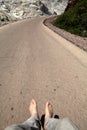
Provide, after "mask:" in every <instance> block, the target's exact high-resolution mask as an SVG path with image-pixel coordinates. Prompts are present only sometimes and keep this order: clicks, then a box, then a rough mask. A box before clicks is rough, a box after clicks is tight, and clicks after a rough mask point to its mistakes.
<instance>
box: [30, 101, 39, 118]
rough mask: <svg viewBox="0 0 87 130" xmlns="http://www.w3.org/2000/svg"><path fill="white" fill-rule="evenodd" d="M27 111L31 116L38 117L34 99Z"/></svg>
mask: <svg viewBox="0 0 87 130" xmlns="http://www.w3.org/2000/svg"><path fill="white" fill-rule="evenodd" d="M29 111H30V114H31V116H35V117H38V110H37V103H36V101H35V100H34V99H32V100H31V102H30V106H29Z"/></svg>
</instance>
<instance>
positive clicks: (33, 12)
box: [0, 0, 68, 25]
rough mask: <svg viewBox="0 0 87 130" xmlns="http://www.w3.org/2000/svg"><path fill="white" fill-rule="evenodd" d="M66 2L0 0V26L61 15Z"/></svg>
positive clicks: (51, 0) (63, 0)
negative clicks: (12, 22) (21, 20)
mask: <svg viewBox="0 0 87 130" xmlns="http://www.w3.org/2000/svg"><path fill="white" fill-rule="evenodd" d="M67 1H68V0H0V25H2V24H6V23H8V22H10V21H16V20H19V19H26V18H32V17H38V16H43V15H51V14H57V15H59V14H61V13H62V12H64V10H65V8H66V6H67Z"/></svg>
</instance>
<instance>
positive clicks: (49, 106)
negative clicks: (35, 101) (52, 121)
mask: <svg viewBox="0 0 87 130" xmlns="http://www.w3.org/2000/svg"><path fill="white" fill-rule="evenodd" d="M52 116H53V106H52V104H51V103H50V102H47V103H46V107H45V120H47V119H49V118H52Z"/></svg>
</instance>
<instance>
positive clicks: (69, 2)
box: [65, 0, 79, 11]
mask: <svg viewBox="0 0 87 130" xmlns="http://www.w3.org/2000/svg"><path fill="white" fill-rule="evenodd" d="M78 1H79V0H69V1H68V5H67V7H66V9H65V11H67V10H68V9H69V8H72V7H73V6H74V5H75V4H76V3H77V2H78Z"/></svg>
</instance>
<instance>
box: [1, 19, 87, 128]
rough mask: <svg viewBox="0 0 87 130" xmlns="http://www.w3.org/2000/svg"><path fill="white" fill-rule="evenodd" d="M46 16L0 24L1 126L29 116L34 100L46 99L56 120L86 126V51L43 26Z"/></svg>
mask: <svg viewBox="0 0 87 130" xmlns="http://www.w3.org/2000/svg"><path fill="white" fill-rule="evenodd" d="M43 19H44V18H37V19H33V20H30V21H29V20H24V21H20V22H17V23H13V24H8V25H6V26H4V27H1V28H0V130H3V129H4V128H5V127H6V126H7V125H10V124H12V123H18V122H23V121H24V120H26V119H27V118H28V117H29V116H30V115H29V113H28V105H29V102H30V100H31V99H32V98H35V99H36V100H37V101H38V107H39V112H40V114H42V111H43V112H44V106H45V102H46V101H47V100H50V101H51V102H52V103H53V105H54V112H55V113H57V114H59V115H60V118H63V117H67V116H68V117H70V118H71V119H72V120H73V121H74V123H76V124H77V126H78V127H79V128H80V130H87V53H86V52H84V51H83V50H80V49H79V48H77V47H76V46H74V45H73V44H71V43H70V42H68V41H66V40H65V39H63V38H62V37H60V36H59V35H57V34H55V33H54V32H53V31H51V30H50V29H48V28H47V27H45V26H44V25H43V24H42V21H43Z"/></svg>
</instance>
